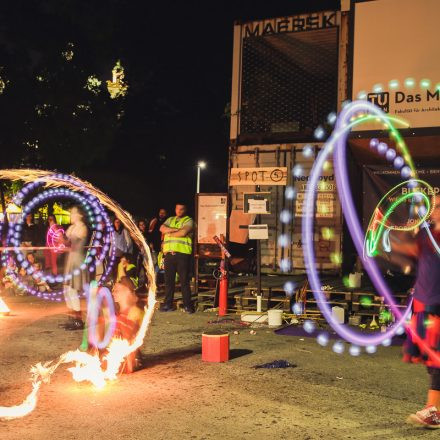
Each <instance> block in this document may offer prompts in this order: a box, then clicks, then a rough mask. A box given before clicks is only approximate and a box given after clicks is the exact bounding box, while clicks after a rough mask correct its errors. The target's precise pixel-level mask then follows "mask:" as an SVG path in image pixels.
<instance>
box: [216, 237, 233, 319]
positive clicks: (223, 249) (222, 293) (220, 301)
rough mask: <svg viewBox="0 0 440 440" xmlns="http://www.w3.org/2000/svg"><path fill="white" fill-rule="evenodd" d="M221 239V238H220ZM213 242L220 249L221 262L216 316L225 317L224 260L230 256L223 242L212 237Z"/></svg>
mask: <svg viewBox="0 0 440 440" xmlns="http://www.w3.org/2000/svg"><path fill="white" fill-rule="evenodd" d="M222 238H223V237H222ZM214 240H215V242H216V243H217V244H218V246H219V247H220V249H221V252H222V260H221V262H220V286H219V299H218V316H225V315H226V314H227V312H228V283H229V281H228V270H227V269H226V258H231V254H230V253H229V251H228V250H227V249H226V247H225V245H224V244H223V241H222V240H220V238H218V237H217V236H215V237H214Z"/></svg>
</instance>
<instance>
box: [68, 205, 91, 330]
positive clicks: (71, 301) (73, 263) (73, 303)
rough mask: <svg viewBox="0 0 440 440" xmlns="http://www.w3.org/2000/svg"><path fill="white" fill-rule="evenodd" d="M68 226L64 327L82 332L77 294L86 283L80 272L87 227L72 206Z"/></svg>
mask: <svg viewBox="0 0 440 440" xmlns="http://www.w3.org/2000/svg"><path fill="white" fill-rule="evenodd" d="M70 223H71V224H70V226H69V227H68V228H67V231H66V238H65V239H66V245H68V246H69V247H70V252H69V254H68V256H67V260H66V264H65V268H64V274H65V276H66V275H68V274H69V275H71V276H72V277H71V279H70V281H65V284H64V298H65V300H66V305H67V308H68V310H69V318H70V319H69V322H68V323H67V325H66V326H65V328H66V330H82V329H83V328H84V321H83V320H82V315H81V305H80V301H79V294H80V293H81V292H82V291H83V290H84V284H85V283H86V282H87V279H86V273H85V271H83V270H80V266H81V264H82V262H83V261H84V246H85V243H86V240H87V226H86V225H85V223H84V221H83V214H82V212H81V211H80V210H79V208H77V207H76V206H74V207H73V208H72V209H71V210H70Z"/></svg>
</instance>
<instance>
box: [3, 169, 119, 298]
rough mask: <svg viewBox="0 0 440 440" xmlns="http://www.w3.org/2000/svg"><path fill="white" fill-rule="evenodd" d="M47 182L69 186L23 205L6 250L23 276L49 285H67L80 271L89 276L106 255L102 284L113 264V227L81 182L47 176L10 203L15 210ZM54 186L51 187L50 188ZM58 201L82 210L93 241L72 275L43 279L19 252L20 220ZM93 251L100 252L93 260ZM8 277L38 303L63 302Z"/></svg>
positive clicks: (5, 254) (55, 293)
mask: <svg viewBox="0 0 440 440" xmlns="http://www.w3.org/2000/svg"><path fill="white" fill-rule="evenodd" d="M51 180H52V182H54V183H56V184H59V185H61V184H63V185H66V186H67V185H69V186H70V188H63V187H58V186H57V187H55V188H50V189H45V190H44V191H43V192H41V193H39V194H37V195H35V196H33V197H32V198H31V199H30V200H29V201H28V202H27V203H26V204H25V205H23V206H22V211H23V216H22V217H21V219H20V220H19V222H17V223H16V224H14V225H11V226H10V228H9V230H8V233H7V245H8V246H10V247H15V254H16V260H17V261H18V264H19V265H20V267H22V268H23V269H24V270H26V273H27V275H29V276H32V277H33V278H34V279H36V280H42V281H44V282H49V283H54V282H58V283H64V282H69V281H70V280H71V279H72V277H73V276H76V275H79V273H80V272H81V271H84V270H86V269H87V268H88V271H89V272H90V273H93V272H94V271H95V264H99V263H101V262H102V261H103V260H104V258H105V257H106V255H109V263H108V265H107V267H106V270H105V272H104V274H103V275H102V276H101V279H100V283H103V282H104V281H105V280H106V278H107V277H108V276H109V274H110V272H111V270H112V267H113V265H114V261H115V246H114V231H113V225H112V223H111V221H110V219H109V217H108V214H107V212H106V210H105V208H104V207H103V206H102V204H101V203H100V201H99V200H98V198H97V197H96V196H95V195H93V194H92V193H91V192H90V190H89V189H88V188H86V186H85V185H84V184H83V183H82V182H81V181H79V180H78V179H76V178H75V177H72V176H68V175H64V174H54V175H50V176H44V175H43V176H42V177H40V178H37V179H35V180H34V181H32V182H30V183H27V184H26V185H25V186H24V187H23V188H22V189H21V190H20V191H19V192H18V193H17V194H16V196H15V197H14V203H15V204H16V205H17V206H21V205H22V203H23V200H25V199H26V198H28V197H30V196H31V195H32V193H33V192H34V191H35V190H37V189H38V188H39V187H41V186H44V185H47V183H48V181H49V182H50V181H51ZM54 183H52V185H53V184H54ZM80 191H81V193H80ZM60 197H62V198H71V199H74V200H75V201H76V202H77V203H79V204H80V205H81V206H82V208H83V209H84V211H85V213H86V215H87V217H88V221H89V223H90V224H91V226H92V229H93V230H94V231H95V238H94V240H93V243H92V248H91V249H89V250H88V251H87V254H86V255H85V257H84V261H83V263H82V264H81V265H80V266H79V267H78V268H75V269H74V270H73V271H72V273H70V274H65V275H61V274H60V275H57V276H56V277H54V276H52V275H48V276H46V275H44V273H43V272H41V271H39V272H35V271H34V270H33V268H32V267H30V266H29V263H28V262H27V261H26V258H25V256H24V254H23V252H22V250H21V248H20V237H21V231H22V229H23V223H24V217H25V216H26V215H27V214H29V213H31V212H32V210H33V209H35V208H36V207H37V206H39V205H41V204H42V203H44V202H46V201H47V200H50V199H52V198H60ZM101 223H103V224H104V226H102V224H101ZM97 248H100V249H101V252H100V253H99V255H98V256H97V257H96V258H95V256H96V255H97ZM8 256H9V251H4V252H3V255H2V261H3V265H4V266H6V265H7V259H8ZM8 275H9V276H10V277H11V280H12V281H13V282H14V284H16V285H17V286H18V287H19V288H20V289H22V290H25V291H27V292H28V293H29V294H31V295H34V296H37V297H39V298H42V299H49V300H52V301H62V300H63V299H62V296H63V294H64V291H63V290H58V291H52V292H40V291H39V290H36V289H34V288H32V287H31V286H30V285H28V284H25V283H23V282H22V281H21V279H20V278H19V277H18V276H17V275H16V274H15V273H14V272H9V273H8ZM81 294H82V292H81Z"/></svg>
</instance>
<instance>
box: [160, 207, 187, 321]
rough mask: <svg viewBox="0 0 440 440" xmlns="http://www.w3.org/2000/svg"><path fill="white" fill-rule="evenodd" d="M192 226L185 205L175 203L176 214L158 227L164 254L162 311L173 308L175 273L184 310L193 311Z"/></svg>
mask: <svg viewBox="0 0 440 440" xmlns="http://www.w3.org/2000/svg"><path fill="white" fill-rule="evenodd" d="M193 228H194V222H193V220H192V218H191V217H189V216H188V215H186V206H185V205H184V204H183V203H178V204H176V215H175V216H174V217H170V218H168V219H167V220H166V221H165V222H164V223H163V225H162V226H161V227H160V232H161V233H162V234H164V240H163V253H164V255H165V257H164V260H165V303H164V305H163V307H162V311H164V312H168V311H171V310H173V300H174V290H175V287H176V273H177V274H178V275H179V279H180V285H181V290H182V297H183V306H184V309H185V312H187V313H194V308H193V305H192V301H191V288H190V280H189V273H190V266H191V254H192V232H193Z"/></svg>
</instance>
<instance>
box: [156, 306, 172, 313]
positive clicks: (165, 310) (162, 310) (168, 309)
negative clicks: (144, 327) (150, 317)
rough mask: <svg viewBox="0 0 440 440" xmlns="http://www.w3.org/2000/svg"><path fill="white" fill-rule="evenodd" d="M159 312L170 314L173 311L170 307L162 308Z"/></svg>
mask: <svg viewBox="0 0 440 440" xmlns="http://www.w3.org/2000/svg"><path fill="white" fill-rule="evenodd" d="M159 310H160V311H161V312H172V311H173V310H174V309H173V308H172V307H168V306H162V307H161V308H160V309H159Z"/></svg>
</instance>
